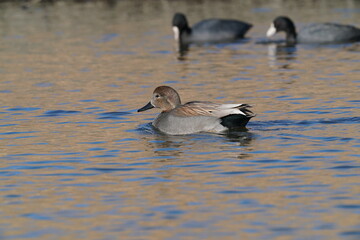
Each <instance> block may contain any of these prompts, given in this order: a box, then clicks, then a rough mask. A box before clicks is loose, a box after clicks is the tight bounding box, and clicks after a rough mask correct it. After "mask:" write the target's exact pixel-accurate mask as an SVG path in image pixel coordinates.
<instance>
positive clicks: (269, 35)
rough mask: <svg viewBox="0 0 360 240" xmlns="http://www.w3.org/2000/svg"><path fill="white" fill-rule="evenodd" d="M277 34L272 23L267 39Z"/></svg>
mask: <svg viewBox="0 0 360 240" xmlns="http://www.w3.org/2000/svg"><path fill="white" fill-rule="evenodd" d="M275 33H276V28H275V26H274V24H273V23H272V24H271V25H270V28H269V29H268V30H267V32H266V36H267V37H272V36H274V35H275Z"/></svg>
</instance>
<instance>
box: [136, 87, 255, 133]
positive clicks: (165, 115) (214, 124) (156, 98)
mask: <svg viewBox="0 0 360 240" xmlns="http://www.w3.org/2000/svg"><path fill="white" fill-rule="evenodd" d="M154 107H155V108H160V109H161V110H162V112H161V113H160V114H159V116H157V118H156V119H155V120H154V121H153V123H152V125H153V126H154V127H155V128H157V129H159V130H160V131H161V132H164V133H166V134H171V135H182V134H191V133H198V132H213V133H226V132H228V131H229V130H244V129H246V128H245V126H246V124H247V123H248V122H249V120H250V119H251V118H252V117H254V116H255V114H254V113H253V112H252V111H250V110H249V108H250V107H251V106H250V105H248V104H217V103H212V102H203V101H193V102H188V103H185V104H181V100H180V96H179V94H178V93H177V92H176V90H175V89H173V88H171V87H168V86H160V87H157V88H156V89H155V90H154V92H153V95H152V98H151V100H150V102H149V103H148V104H147V105H145V106H144V107H142V108H140V109H139V110H138V112H142V111H145V110H148V109H151V108H154Z"/></svg>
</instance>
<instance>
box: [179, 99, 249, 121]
mask: <svg viewBox="0 0 360 240" xmlns="http://www.w3.org/2000/svg"><path fill="white" fill-rule="evenodd" d="M249 108H251V106H250V105H249V104H243V103H240V104H217V103H213V102H202V101H194V102H188V103H186V104H184V105H181V106H179V107H177V108H175V109H174V110H172V111H173V114H175V115H176V116H179V117H195V116H209V117H217V118H222V117H225V116H228V115H239V114H240V115H244V116H246V117H249V118H251V117H254V116H255V114H254V113H253V112H252V111H250V110H249Z"/></svg>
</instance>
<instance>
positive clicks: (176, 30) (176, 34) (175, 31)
mask: <svg viewBox="0 0 360 240" xmlns="http://www.w3.org/2000/svg"><path fill="white" fill-rule="evenodd" d="M172 29H173V32H174V38H175V40H176V41H179V39H180V30H179V28H178V27H176V26H173V27H172Z"/></svg>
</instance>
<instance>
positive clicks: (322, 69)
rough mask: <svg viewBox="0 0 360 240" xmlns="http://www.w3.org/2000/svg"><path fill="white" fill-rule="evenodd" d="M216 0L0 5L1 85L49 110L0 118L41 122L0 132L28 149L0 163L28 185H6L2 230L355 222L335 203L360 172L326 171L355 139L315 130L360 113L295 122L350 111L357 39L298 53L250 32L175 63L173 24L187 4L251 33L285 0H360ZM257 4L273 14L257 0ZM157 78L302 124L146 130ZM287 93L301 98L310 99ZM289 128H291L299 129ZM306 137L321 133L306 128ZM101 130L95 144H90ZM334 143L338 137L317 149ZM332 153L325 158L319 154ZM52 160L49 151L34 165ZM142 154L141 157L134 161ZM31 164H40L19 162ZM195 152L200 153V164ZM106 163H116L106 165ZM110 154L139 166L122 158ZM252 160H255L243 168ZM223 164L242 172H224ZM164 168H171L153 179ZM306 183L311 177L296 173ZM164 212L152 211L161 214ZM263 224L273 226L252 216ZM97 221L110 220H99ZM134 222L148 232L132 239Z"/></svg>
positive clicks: (7, 98)
mask: <svg viewBox="0 0 360 240" xmlns="http://www.w3.org/2000/svg"><path fill="white" fill-rule="evenodd" d="M205 2H206V3H208V2H210V3H211V5H210V4H201V2H196V3H194V4H191V5H190V4H189V2H188V1H159V2H157V3H156V4H154V3H153V2H152V1H141V2H139V1H119V3H118V4H116V5H115V6H114V7H113V8H109V6H108V5H104V4H102V3H88V4H78V5H76V4H75V5H73V4H70V3H56V4H54V5H51V6H48V7H45V8H43V7H39V6H38V5H31V4H30V5H29V8H28V9H27V10H24V9H20V8H18V7H14V6H13V5H8V6H7V7H6V8H3V9H1V10H0V13H1V15H2V19H1V20H0V26H1V28H0V29H1V30H0V35H1V36H2V37H1V39H0V46H1V47H0V52H1V54H0V62H1V67H0V76H1V81H0V89H2V90H7V91H10V92H9V93H1V94H2V95H1V99H0V103H1V107H2V111H5V110H6V109H10V108H16V107H33V108H40V109H38V110H34V111H29V112H24V113H23V115H10V114H8V115H6V116H10V119H8V120H6V119H4V121H3V122H4V124H6V123H13V124H18V125H16V126H8V127H2V129H1V130H2V132H3V133H4V132H30V133H25V134H23V135H24V136H33V137H29V138H18V135H3V136H2V137H3V138H4V139H2V140H3V144H2V150H1V157H6V156H8V155H16V154H20V155H19V156H14V157H12V159H10V160H5V161H4V160H2V161H1V162H0V168H4V169H6V168H8V167H10V169H9V171H10V172H16V171H17V172H21V173H20V174H15V175H13V176H10V177H4V179H3V180H2V183H3V184H2V185H3V186H7V187H3V188H4V189H5V188H6V189H7V191H6V192H5V191H4V192H3V193H4V194H3V195H11V194H14V195H21V197H19V198H14V199H13V198H2V201H3V207H2V216H6V218H0V219H1V220H0V224H1V225H2V226H8V225H10V228H9V229H10V230H4V229H2V232H3V235H4V236H5V237H6V236H11V235H18V234H24V233H28V232H31V231H34V230H37V229H42V228H43V227H44V226H46V227H47V228H49V229H57V230H58V231H59V233H58V234H59V239H75V238H79V236H80V235H81V234H80V235H79V232H84V234H85V233H86V235H87V236H85V237H86V238H87V239H100V238H104V237H105V236H110V238H111V237H114V232H115V233H116V232H119V235H121V236H122V237H126V239H139V238H141V237H144V236H146V239H165V238H172V237H174V236H175V234H176V233H179V234H180V233H184V232H186V231H189V232H191V233H199V234H201V233H204V231H206V228H209V226H210V228H212V229H208V231H209V234H210V235H208V236H207V239H218V238H219V236H212V235H211V233H214V232H215V233H219V232H223V233H232V234H235V235H236V236H227V237H223V236H222V238H225V239H235V238H237V237H242V238H243V239H250V238H254V239H257V237H264V232H266V231H269V230H266V229H268V228H269V227H271V226H279V227H281V226H284V225H285V224H286V227H288V228H293V229H298V228H299V226H300V227H301V230H298V232H296V231H295V233H298V234H299V235H300V236H303V237H304V238H306V237H309V236H314V235H316V234H319V235H322V236H325V237H326V238H329V239H334V238H336V236H337V235H338V234H339V229H340V230H341V231H345V230H351V229H352V227H353V226H355V225H356V224H358V222H359V221H358V220H359V218H358V215H356V214H351V213H350V212H347V211H343V210H340V209H336V208H334V201H330V200H329V198H335V197H339V198H340V197H347V198H345V199H343V200H341V201H338V202H336V204H338V203H342V204H356V202H355V200H354V198H351V195H356V194H357V193H359V191H360V188H359V187H358V186H357V185H356V184H354V183H356V182H357V181H356V176H347V177H334V174H335V172H332V171H331V170H329V169H328V168H329V167H330V166H332V165H330V163H328V162H327V161H329V160H331V161H333V160H334V159H338V160H339V161H343V162H346V161H354V157H353V156H352V155H351V154H350V152H351V151H353V150H354V148H355V147H353V146H354V144H353V142H348V143H343V142H341V141H340V140H334V141H332V142H331V141H329V142H325V143H324V140H321V139H316V137H322V138H325V137H329V138H331V137H342V138H349V139H351V138H354V133H358V126H357V125H356V124H346V126H345V124H343V125H342V124H335V125H334V126H333V127H332V128H331V130H332V131H330V132H329V131H324V130H323V129H322V128H324V126H322V125H320V126H319V127H318V128H316V127H315V128H311V131H308V130H307V128H309V125H304V129H301V127H300V126H299V124H298V123H299V122H301V121H311V120H312V121H317V120H318V119H320V118H321V119H333V118H337V116H338V118H341V117H343V116H342V114H341V108H342V107H344V104H346V103H348V102H347V101H351V100H358V92H359V91H358V86H357V83H358V82H356V81H358V80H359V79H358V74H357V73H358V72H359V70H360V69H359V64H358V60H359V58H358V56H359V55H358V52H359V49H358V48H357V46H358V45H356V44H354V45H353V46H352V47H349V46H344V47H338V48H331V47H320V48H313V49H311V48H310V49H309V48H306V47H304V46H297V47H296V49H295V50H294V51H295V52H290V53H288V52H286V51H285V52H284V51H282V50H281V49H275V50H274V49H270V48H271V46H267V45H257V44H255V43H254V42H253V41H250V42H249V43H244V44H235V45H231V44H230V45H228V46H224V47H223V48H219V47H217V46H206V47H198V46H192V47H191V48H190V50H189V52H188V54H187V55H186V56H185V57H184V59H183V61H179V60H178V56H177V54H176V53H175V51H174V46H173V41H172V33H171V31H170V19H171V18H172V15H173V13H174V12H175V11H183V12H186V13H188V18H189V21H190V22H191V24H193V23H195V22H197V21H198V20H201V19H203V18H207V17H232V18H238V19H242V20H246V21H249V22H251V23H253V24H254V26H255V27H254V28H253V29H252V30H251V31H250V33H249V36H250V37H252V38H261V37H263V36H264V33H265V30H266V28H267V27H268V24H269V23H270V21H271V20H272V19H273V18H274V17H275V16H277V15H279V14H281V13H284V10H285V9H286V11H287V13H288V15H289V16H293V18H294V19H297V21H298V22H300V25H301V24H303V23H307V22H317V21H328V20H336V21H338V22H343V23H352V24H354V23H357V22H359V21H358V20H359V13H356V12H355V13H351V14H349V17H347V18H343V17H342V14H340V13H337V12H336V11H335V13H334V9H341V8H350V9H351V8H356V9H359V6H358V5H357V4H358V3H357V2H356V1H346V2H344V3H343V2H340V1H317V2H312V1H302V2H301V4H300V2H297V1H293V2H292V1H290V2H289V1H277V2H276V3H268V2H267V1H256V2H254V1H226V2H225V3H223V2H221V1H205ZM299 5H300V6H299ZM300 7H301V8H300ZM258 8H259V9H261V8H262V9H264V12H260V13H259V12H256V11H255V10H254V9H258ZM299 8H300V9H302V10H303V11H299ZM124 9H126V10H124ZM266 9H270V10H269V11H267V10H266ZM190 19H191V20H190ZM25 23H26V24H25ZM112 34H113V35H112ZM106 37H108V38H109V39H110V40H106ZM349 49H350V50H349ZM237 78H240V80H236V79H237ZM242 78H244V79H242ZM231 79H234V80H233V81H230V80H231ZM241 79H242V80H241ZM44 84H45V85H44ZM160 84H170V85H173V86H174V87H175V88H176V89H178V90H179V92H180V94H181V97H182V99H183V101H184V102H186V101H190V100H211V101H223V102H235V101H239V100H241V101H243V102H246V103H249V104H252V105H254V106H255V107H254V111H255V112H256V113H257V114H258V116H257V117H255V118H254V119H253V121H254V123H256V122H264V123H266V122H269V123H271V121H277V120H284V121H289V122H291V123H292V124H293V125H296V127H284V126H281V125H278V126H276V125H275V126H269V127H268V129H271V128H273V129H274V131H261V130H262V129H259V127H257V126H256V125H253V126H252V125H251V123H250V124H249V127H250V133H249V134H248V135H245V136H244V138H240V139H236V138H235V139H231V138H228V137H226V136H217V135H215V136H213V135H210V136H206V135H205V136H204V135H200V136H198V137H197V138H196V137H186V136H182V137H169V136H163V135H157V134H144V133H141V131H139V130H136V129H139V126H141V125H144V124H145V123H148V122H150V120H149V119H152V118H153V117H155V116H156V114H157V111H156V110H154V111H152V112H148V113H145V114H137V113H135V112H134V110H135V109H137V108H139V107H140V106H142V105H143V104H144V103H146V102H147V101H148V99H149V98H150V96H151V92H152V91H153V88H154V87H156V86H157V85H160ZM41 86H43V87H41ZM284 98H285V99H287V98H289V99H297V98H298V99H299V100H298V102H300V103H301V104H294V102H293V100H289V101H286V100H283V99H284ZM304 98H305V99H304ZM84 100H91V101H84ZM110 100H119V101H118V102H113V101H110ZM312 108H320V109H321V110H319V111H328V113H324V114H322V115H319V114H317V113H316V112H314V113H309V114H307V115H306V117H305V116H304V115H303V114H302V115H299V114H295V113H296V112H299V111H303V110H304V109H312ZM59 109H61V110H65V111H79V113H74V114H69V115H65V116H62V117H60V118H59V117H51V116H46V114H45V116H44V113H46V112H48V111H52V110H59ZM96 110H99V111H100V112H99V114H100V113H101V112H114V111H115V112H116V111H122V112H127V113H129V114H128V115H125V116H124V117H125V118H127V119H125V120H116V119H115V120H114V119H101V117H100V116H99V114H97V113H96V112H93V111H96ZM268 111H275V112H272V113H269V112H268ZM314 111H315V110H314ZM292 112H295V113H292ZM285 113H289V114H285ZM334 115H335V116H334ZM350 116H351V115H350ZM277 128H283V129H281V130H280V131H281V134H283V135H284V136H290V137H289V139H290V140H289V141H293V142H297V141H299V147H296V145H295V146H292V147H282V146H281V144H283V143H284V142H285V140H283V141H282V140H280V139H279V138H277V139H275V140H269V141H265V140H264V138H266V137H269V138H271V137H273V136H274V132H276V134H279V130H277ZM329 129H330V127H329ZM301 134H303V135H304V136H305V137H304V140H303V141H300V140H299V139H301V137H299V136H300V135H301ZM294 135H296V137H291V136H294ZM306 136H313V137H314V138H313V139H311V140H309V139H307V138H306ZM355 137H356V136H355ZM123 139H128V140H124V141H122V140H123ZM131 139H135V140H131ZM94 142H98V144H91V143H94ZM352 144H353V145H352ZM324 145H325V146H324ZM91 148H102V149H106V150H119V151H120V153H117V154H114V156H113V157H107V158H102V157H99V156H100V155H102V154H104V153H103V152H104V151H102V150H93V151H90V150H89V149H91ZM332 148H336V150H338V151H337V152H331V151H330V152H326V151H317V150H329V149H330V150H331V149H332ZM62 153H64V155H61V154H62ZM66 153H72V154H69V155H66ZM21 154H33V155H25V156H21ZM295 156H311V157H312V158H315V159H317V157H318V159H319V160H314V161H305V162H304V163H301V162H300V163H299V162H296V161H295V160H294V159H296V158H294V157H295ZM324 156H325V157H326V158H322V157H324ZM259 159H260V160H261V159H273V160H282V161H284V163H283V165H291V164H293V165H299V167H300V166H303V167H308V169H306V171H305V170H303V171H300V170H294V169H293V168H291V167H289V168H286V167H283V168H280V167H279V168H269V167H272V166H274V165H275V164H274V163H272V162H269V163H266V162H263V163H257V162H254V161H255V160H259ZM209 160H213V162H208V161H209ZM41 161H44V162H47V161H48V163H44V164H43V165H41V164H40V163H38V164H36V162H41ZM291 161H294V162H293V163H292V162H291ZM133 163H138V164H139V165H136V164H135V165H131V164H133ZM31 164H33V165H34V166H35V167H38V166H40V167H39V168H34V169H31V170H29V169H26V168H24V169H22V168H21V167H20V168H19V169H16V168H15V169H11V167H12V166H15V167H17V166H23V167H24V166H26V167H28V166H29V165H31ZM196 164H198V165H199V164H200V165H201V164H204V166H203V171H202V172H201V171H199V170H201V168H198V167H196ZM277 164H282V163H277ZM49 165H50V166H52V167H48V166H49ZM187 165H189V166H187ZM191 165H195V167H191ZM41 166H44V167H43V168H42V167H41ZM100 167H103V168H104V169H109V172H108V173H103V172H100V171H97V170H96V168H100ZM112 168H114V169H116V168H125V169H126V168H129V169H130V170H129V171H125V170H124V171H121V170H118V171H116V170H114V171H112V170H111V169H112ZM131 168H132V169H131ZM212 169H214V171H218V172H216V173H214V172H212V171H211V170H212ZM242 171H244V172H247V171H248V173H243V174H241V173H240V172H242ZM227 172H239V173H238V174H229V175H227V174H226V173H227ZM157 177H158V178H162V179H163V181H156V178H157ZM300 185H301V186H304V187H296V186H300ZM313 185H319V186H320V187H312V186H313ZM9 186H10V187H9ZM321 186H323V187H321ZM249 189H250V190H249ZM345 189H346V190H345ZM226 191H235V192H234V193H233V194H231V193H225V192H226ZM236 191H238V192H237V193H236ZM222 192H224V193H222ZM108 198H109V199H108ZM241 199H252V200H254V201H256V202H257V203H256V204H254V205H253V206H250V207H249V209H250V210H254V211H249V212H242V211H244V207H241V208H240V207H239V205H241V204H240V203H239V201H240V200H241ZM107 203H108V204H107ZM82 204H84V206H82ZM164 205H171V206H175V207H174V208H176V209H178V210H180V211H184V213H183V214H178V215H177V216H176V217H173V218H171V219H169V218H167V217H166V211H165V210H164V212H161V211H155V210H153V211H151V209H155V208H157V207H158V208H159V209H160V208H162V207H163V206H164ZM4 206H6V207H4ZM263 206H268V207H263ZM319 207H321V209H319ZM199 209H200V210H199ZM304 209H305V210H304ZM324 209H331V210H329V211H331V213H329V212H325V213H324V214H321V213H318V211H324ZM256 210H258V211H256ZM264 211H265V212H264ZM154 212H155V213H156V214H155V215H151V214H154ZM30 213H41V214H43V215H45V216H44V217H43V219H41V218H40V219H37V220H33V219H31V217H27V215H26V214H30ZM200 213H201V214H200ZM41 214H40V215H41ZM146 214H150V215H149V216H150V217H146ZM311 217H314V218H316V219H317V220H318V221H322V222H327V223H330V224H334V225H335V226H333V227H332V228H331V227H330V228H328V229H324V230H321V233H320V232H319V230H316V229H315V230H314V227H318V226H313V225H312V224H314V222H313V221H308V219H309V218H311ZM339 219H341V221H339ZM132 221H133V222H132ZM189 222H195V223H199V224H200V225H201V224H204V227H198V228H195V227H194V228H190V227H186V225H185V227H184V224H185V223H189ZM207 222H210V223H207ZM254 222H262V224H263V225H261V224H259V225H254V224H253V223H254ZM135 223H136V226H137V227H136V228H134V227H133V226H134V224H135ZM98 226H101V227H103V229H102V230H96V227H98ZM152 228H153V229H152ZM204 228H205V230H204ZM134 229H137V230H138V232H137V234H138V236H141V237H136V235H135V234H136V233H134ZM145 229H148V230H145ZM149 229H151V230H149ZM243 229H256V230H257V231H254V232H246V231H242V230H243ZM62 232H68V234H66V235H64V233H62ZM49 235H50V236H51V233H49ZM40 238H43V239H46V238H47V236H46V235H42V236H40V237H39V239H40ZM189 239H190V237H189ZM277 239H292V236H291V234H290V235H282V236H279V237H278V238H277Z"/></svg>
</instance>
